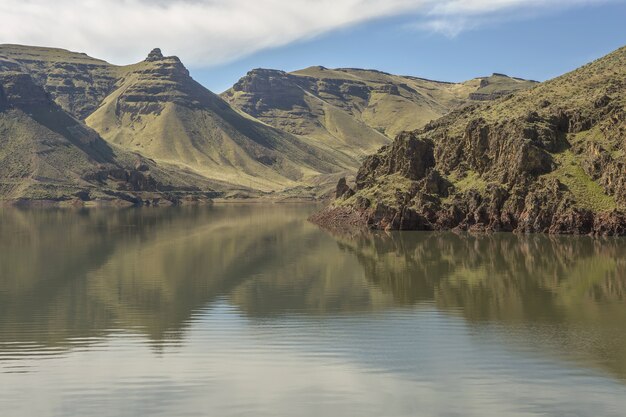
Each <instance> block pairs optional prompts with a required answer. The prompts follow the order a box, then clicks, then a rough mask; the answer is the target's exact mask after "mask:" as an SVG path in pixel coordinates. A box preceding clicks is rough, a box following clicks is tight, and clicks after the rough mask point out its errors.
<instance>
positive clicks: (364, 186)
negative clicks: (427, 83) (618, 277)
mask: <svg viewBox="0 0 626 417" xmlns="http://www.w3.org/2000/svg"><path fill="white" fill-rule="evenodd" d="M625 91H626V48H621V49H619V50H617V51H615V52H613V53H612V54H610V55H608V56H606V57H604V58H602V59H599V60H597V61H595V62H593V63H590V64H588V65H585V66H583V67H582V68H580V69H578V70H575V71H573V72H571V73H569V74H566V75H564V76H561V77H559V78H556V79H554V80H551V81H549V82H546V83H543V84H540V85H538V86H537V87H535V88H533V89H531V90H528V91H522V92H518V93H517V94H514V95H513V96H507V97H504V98H501V99H499V100H497V101H495V102H493V103H487V104H483V105H474V106H468V107H464V108H462V109H459V110H457V111H455V112H453V113H451V114H449V115H447V116H445V117H443V118H441V119H439V120H437V121H435V122H432V123H429V124H428V125H426V126H425V127H424V128H422V129H419V130H416V131H413V132H411V133H403V134H401V135H399V136H398V137H397V138H396V139H395V141H394V142H393V143H392V144H391V145H389V146H386V147H385V148H383V149H381V150H380V152H378V153H377V154H375V155H373V156H371V157H368V158H367V159H366V161H365V162H364V164H363V165H362V166H361V168H360V170H359V173H358V175H357V178H356V187H355V190H352V189H351V188H350V187H348V185H347V184H345V182H341V183H340V186H339V187H338V189H337V195H338V197H339V199H338V200H337V201H336V202H335V203H334V204H333V205H332V206H331V207H330V208H329V209H327V210H326V211H325V212H323V213H320V214H318V215H317V216H315V217H314V220H315V221H317V222H318V223H321V224H324V225H327V226H342V225H361V226H368V227H372V228H380V229H417V230H441V229H460V230H491V231H500V230H501V231H517V232H548V233H582V234H588V233H594V234H607V235H623V234H626V215H625V214H624V209H626V171H625V170H624V167H625V166H626V147H625V146H626V145H625V143H624V137H626V97H625V95H624V92H625Z"/></svg>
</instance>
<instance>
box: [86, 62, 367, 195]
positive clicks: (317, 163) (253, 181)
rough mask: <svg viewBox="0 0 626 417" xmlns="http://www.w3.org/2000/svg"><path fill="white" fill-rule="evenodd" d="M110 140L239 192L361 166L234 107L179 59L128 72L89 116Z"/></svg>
mask: <svg viewBox="0 0 626 417" xmlns="http://www.w3.org/2000/svg"><path fill="white" fill-rule="evenodd" d="M86 122H87V124H88V125H89V126H91V127H92V128H94V129H95V130H96V131H98V132H99V133H100V134H101V135H102V136H103V137H104V138H105V139H106V140H108V141H109V142H111V143H115V144H118V145H120V146H122V147H124V148H126V149H131V150H134V151H137V152H140V153H141V154H142V155H146V156H149V157H151V158H154V159H156V160H159V161H165V162H167V163H171V164H177V165H179V166H182V167H185V168H187V169H192V170H194V171H195V172H197V173H199V174H200V175H203V176H205V177H207V178H211V179H214V180H218V181H222V182H225V183H228V184H231V185H234V186H237V187H250V188H253V189H257V190H262V191H277V190H283V189H286V188H290V187H295V186H298V185H300V184H302V183H306V182H307V181H309V180H310V179H312V178H314V177H318V176H320V175H325V174H333V173H336V172H341V171H345V170H346V169H349V168H351V167H353V166H355V165H356V164H355V162H354V161H352V160H350V159H349V158H347V157H345V156H342V155H341V154H337V153H335V152H332V150H331V149H324V148H322V147H319V146H315V145H314V144H312V143H308V142H307V141H305V140H302V139H301V138H298V137H296V136H294V135H291V134H289V133H286V132H283V131H280V130H278V129H275V128H273V127H270V126H267V125H266V124H264V123H261V122H259V121H258V120H255V119H253V118H251V117H249V116H247V115H244V114H242V113H240V112H238V111H236V110H234V109H233V108H231V107H230V106H229V105H228V104H227V103H226V102H225V101H224V100H222V99H221V98H220V97H219V96H217V95H215V94H213V93H212V92H210V91H209V90H207V89H206V88H204V87H203V86H202V85H200V84H198V83H197V82H196V81H194V80H193V79H192V78H191V77H190V75H189V71H187V69H186V68H185V67H184V66H183V64H182V63H181V62H180V60H179V59H178V58H176V57H164V56H163V55H162V54H161V52H160V51H159V50H154V51H153V52H152V53H151V54H150V55H149V56H148V58H147V59H146V60H145V61H143V62H141V63H139V64H136V65H132V66H130V67H128V71H127V72H126V73H125V74H124V76H123V77H122V78H120V79H119V80H118V81H117V83H116V85H115V89H114V90H113V91H112V92H111V93H110V94H109V95H108V96H107V97H106V98H105V99H104V100H103V101H102V103H101V105H100V107H99V108H98V109H97V110H96V111H95V112H94V113H92V114H91V115H90V116H89V117H87V119H86Z"/></svg>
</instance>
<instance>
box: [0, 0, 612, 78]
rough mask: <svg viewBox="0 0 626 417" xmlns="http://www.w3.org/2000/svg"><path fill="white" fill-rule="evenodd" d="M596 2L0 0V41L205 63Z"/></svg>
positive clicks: (457, 27)
mask: <svg viewBox="0 0 626 417" xmlns="http://www.w3.org/2000/svg"><path fill="white" fill-rule="evenodd" d="M603 1H608V0H55V1H50V0H2V2H1V3H0V21H1V22H2V24H1V25H0V43H22V44H33V45H48V46H59V47H63V48H68V49H72V50H78V51H84V52H87V53H89V54H91V55H95V56H98V57H103V58H105V59H108V60H110V61H112V62H116V63H128V62H132V61H134V60H137V59H139V58H141V57H142V56H143V55H145V54H146V52H147V51H149V50H150V49H151V48H153V47H157V46H158V47H161V48H163V49H164V52H166V53H171V54H177V55H179V56H181V57H182V58H183V59H184V60H185V61H187V62H189V63H190V64H192V65H195V66H210V65H216V64H221V63H224V62H226V61H230V60H233V59H236V58H238V57H241V56H245V55H247V54H250V53H253V52H256V51H259V50H262V49H266V48H270V47H277V46H282V45H286V44H289V43H291V42H294V41H298V40H302V39H307V38H310V37H314V36H316V35H320V34H323V33H326V32H329V31H332V30H336V29H340V28H343V27H348V26H351V25H355V24H358V23H362V22H365V21H368V20H372V19H379V18H384V17H391V16H398V15H404V14H409V13H410V14H414V15H416V16H418V19H419V20H420V22H422V23H421V24H420V25H419V28H421V29H425V30H431V31H436V32H441V33H444V34H447V35H449V36H455V35H458V34H459V33H460V32H461V31H463V30H465V29H467V28H468V27H471V26H472V25H473V24H474V23H472V22H478V21H479V20H480V19H479V18H480V17H482V16H487V15H490V14H494V13H517V12H518V11H520V10H537V9H541V10H543V9H550V8H564V7H571V6H574V5H581V4H588V3H599V2H603ZM615 1H618V0H615Z"/></svg>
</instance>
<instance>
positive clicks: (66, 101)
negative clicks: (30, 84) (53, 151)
mask: <svg viewBox="0 0 626 417" xmlns="http://www.w3.org/2000/svg"><path fill="white" fill-rule="evenodd" d="M2 56H3V57H5V58H7V59H11V60H13V61H15V62H17V63H19V65H20V67H21V70H22V71H24V72H28V73H29V74H30V75H31V77H32V78H33V80H35V82H36V83H37V84H38V85H40V86H42V87H43V88H44V89H45V90H46V92H47V93H49V94H50V96H51V97H52V99H53V100H54V101H55V102H56V103H57V104H58V105H60V106H61V107H62V108H63V110H65V111H67V112H68V113H70V114H71V115H72V116H74V117H75V118H77V119H78V120H84V119H85V118H86V117H87V116H88V115H90V114H91V113H93V111H94V110H95V109H96V108H97V107H98V106H99V105H100V103H101V102H102V100H103V99H104V98H105V97H106V96H107V95H108V94H109V93H110V92H111V90H112V89H113V86H114V85H115V82H116V80H117V79H118V78H119V76H120V75H121V73H123V72H124V70H123V67H116V66H114V65H111V64H109V63H108V62H105V61H102V60H99V59H95V58H91V57H89V56H87V55H85V54H82V53H77V52H70V51H66V50H64V49H57V48H42V47H36V46H22V45H0V57H2Z"/></svg>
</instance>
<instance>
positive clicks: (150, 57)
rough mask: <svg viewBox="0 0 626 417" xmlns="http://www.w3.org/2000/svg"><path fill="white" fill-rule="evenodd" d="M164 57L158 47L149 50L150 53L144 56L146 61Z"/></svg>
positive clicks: (158, 59)
mask: <svg viewBox="0 0 626 417" xmlns="http://www.w3.org/2000/svg"><path fill="white" fill-rule="evenodd" d="M163 58H164V56H163V53H161V49H159V48H154V49H153V50H152V51H150V53H149V54H148V57H147V58H146V61H148V62H154V61H160V60H162V59H163Z"/></svg>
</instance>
